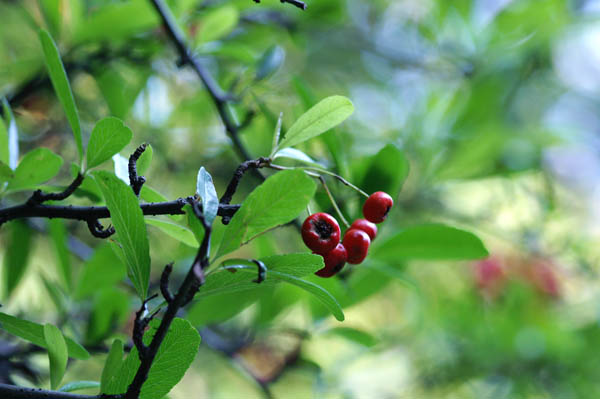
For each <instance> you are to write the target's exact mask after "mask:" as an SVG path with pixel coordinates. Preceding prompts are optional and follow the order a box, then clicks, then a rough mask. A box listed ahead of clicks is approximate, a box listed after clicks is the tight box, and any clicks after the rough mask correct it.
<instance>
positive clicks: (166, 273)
mask: <svg viewBox="0 0 600 399" xmlns="http://www.w3.org/2000/svg"><path fill="white" fill-rule="evenodd" d="M172 271H173V262H171V263H169V264H168V265H166V266H165V269H164V270H163V272H162V274H161V276H160V292H161V294H162V296H163V298H165V301H167V303H171V302H173V295H172V294H171V291H169V277H170V276H171V272H172Z"/></svg>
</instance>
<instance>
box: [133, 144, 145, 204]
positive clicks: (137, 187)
mask: <svg viewBox="0 0 600 399" xmlns="http://www.w3.org/2000/svg"><path fill="white" fill-rule="evenodd" d="M147 146H148V144H146V143H144V144H142V145H141V146H139V147H138V148H137V149H136V150H135V151H134V152H133V154H131V156H130V157H129V185H130V186H131V189H132V190H133V192H134V194H135V195H136V196H137V197H139V196H140V191H142V186H143V185H144V183H146V178H145V177H144V176H138V174H137V161H138V159H140V157H141V156H142V154H143V153H144V151H145V150H146V147H147Z"/></svg>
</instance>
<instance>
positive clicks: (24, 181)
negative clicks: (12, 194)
mask: <svg viewBox="0 0 600 399" xmlns="http://www.w3.org/2000/svg"><path fill="white" fill-rule="evenodd" d="M62 163H63V159H62V158H61V157H60V156H58V155H56V154H55V153H53V152H52V151H50V150H49V149H47V148H42V147H40V148H36V149H35V150H31V151H29V152H28V153H27V154H25V156H24V157H23V159H21V162H19V165H18V166H17V169H16V170H15V176H14V177H13V179H12V180H11V181H10V182H9V183H8V187H7V190H9V191H19V190H23V189H28V188H34V187H36V186H37V185H39V184H42V183H45V182H47V181H48V180H50V179H52V178H53V177H54V176H56V174H57V173H58V171H59V170H60V167H61V165H62ZM40 165H44V167H40Z"/></svg>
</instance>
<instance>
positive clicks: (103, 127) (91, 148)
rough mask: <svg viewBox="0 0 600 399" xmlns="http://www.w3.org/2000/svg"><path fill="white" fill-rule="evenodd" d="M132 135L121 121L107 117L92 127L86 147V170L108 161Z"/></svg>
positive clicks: (123, 146)
mask: <svg viewBox="0 0 600 399" xmlns="http://www.w3.org/2000/svg"><path fill="white" fill-rule="evenodd" d="M132 136H133V133H132V132H131V129H129V128H128V127H127V126H125V124H124V123H123V121H121V120H120V119H117V118H115V117H112V116H109V117H108V118H104V119H102V120H101V121H99V122H98V123H96V126H94V130H92V135H91V137H90V141H89V143H88V147H87V168H88V169H91V168H93V167H96V166H98V165H100V164H102V163H103V162H105V161H108V160H109V159H110V158H111V157H112V156H113V155H115V154H117V153H118V152H119V151H121V150H122V149H123V148H125V146H126V145H127V144H128V143H129V142H130V141H131V137H132Z"/></svg>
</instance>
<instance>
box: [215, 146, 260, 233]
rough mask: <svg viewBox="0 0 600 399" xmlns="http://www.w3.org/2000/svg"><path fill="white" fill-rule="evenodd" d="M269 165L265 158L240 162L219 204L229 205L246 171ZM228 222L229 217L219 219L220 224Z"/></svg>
mask: <svg viewBox="0 0 600 399" xmlns="http://www.w3.org/2000/svg"><path fill="white" fill-rule="evenodd" d="M270 164H271V159H270V158H266V157H260V158H258V159H252V160H250V161H245V162H242V163H241V164H240V166H238V168H237V169H236V170H235V172H234V173H233V176H232V177H231V181H230V182H229V185H228V186H227V189H226V190H225V193H224V194H223V196H222V197H221V199H220V201H219V203H220V204H222V205H228V204H229V203H231V200H232V198H233V195H234V194H235V192H236V191H237V188H238V186H239V184H240V180H242V177H243V176H244V174H245V173H246V172H247V171H248V170H250V169H259V168H264V167H266V166H269V165H270ZM230 220H231V217H229V216H224V217H222V218H221V222H222V223H223V224H229V221H230Z"/></svg>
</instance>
